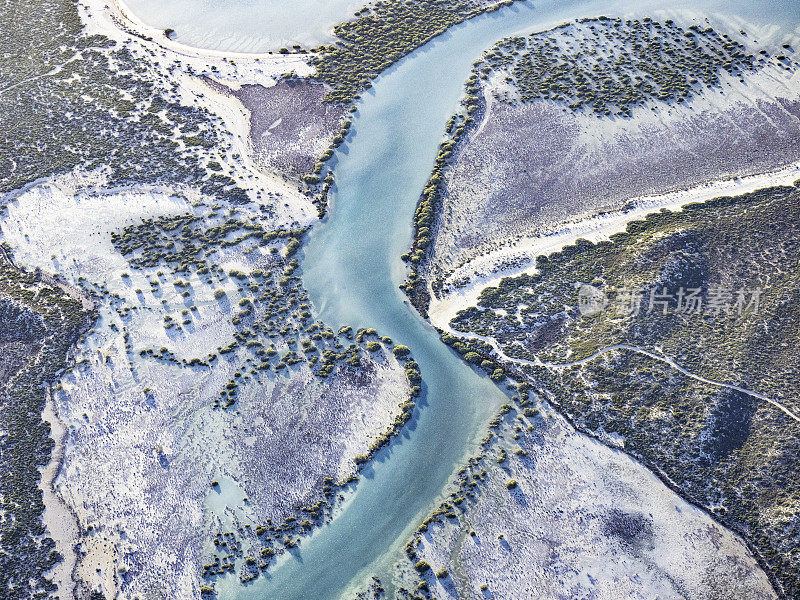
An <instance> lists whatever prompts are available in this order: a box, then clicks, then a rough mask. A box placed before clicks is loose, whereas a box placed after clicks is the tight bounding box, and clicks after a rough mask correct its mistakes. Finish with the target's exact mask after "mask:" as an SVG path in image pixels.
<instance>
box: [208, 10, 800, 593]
mask: <svg viewBox="0 0 800 600" xmlns="http://www.w3.org/2000/svg"><path fill="white" fill-rule="evenodd" d="M687 4H689V3H683V2H669V1H666V0H662V1H660V2H655V1H653V2H650V1H637V2H633V1H629V2H608V1H606V2H600V1H592V0H587V1H582V2H570V1H566V0H558V1H553V0H549V1H543V2H535V3H532V2H523V3H518V4H516V5H514V6H513V7H511V8H508V9H504V10H502V11H498V12H497V13H493V14H490V15H485V16H482V17H479V18H476V19H474V20H472V21H470V22H468V23H466V24H463V25H461V26H459V27H456V28H454V29H453V30H452V31H450V32H449V33H447V34H445V35H443V36H441V37H440V38H438V39H437V40H435V41H434V42H433V43H431V44H429V45H428V46H426V47H424V48H422V49H420V50H418V51H416V52H414V53H413V54H412V55H411V56H410V57H408V58H406V59H405V60H403V61H401V62H400V63H399V64H398V65H396V66H395V67H393V68H392V69H390V70H389V71H388V72H387V73H386V74H384V75H383V76H382V77H381V78H380V79H379V80H378V81H377V82H376V84H375V85H374V87H373V88H372V89H371V90H370V91H369V92H368V93H366V94H365V95H364V98H363V99H362V101H361V102H360V103H359V105H358V109H359V110H358V114H357V115H356V118H355V120H354V126H353V131H354V135H353V137H352V139H350V140H349V141H348V143H347V144H346V145H345V146H343V147H342V148H340V150H339V152H338V154H337V157H336V160H337V164H336V166H335V175H336V181H337V188H336V191H335V193H333V195H332V206H331V210H330V212H329V217H328V219H327V220H326V222H324V223H322V224H320V225H318V226H317V227H315V228H314V230H313V231H312V233H311V234H310V236H309V241H308V244H307V245H306V247H305V250H304V252H305V253H304V259H303V263H302V267H303V277H304V281H305V285H306V287H307V289H308V291H309V294H310V296H311V299H312V301H313V303H314V306H315V308H316V310H317V311H318V312H319V313H320V315H319V316H320V317H321V318H322V319H323V320H324V321H325V322H326V323H328V324H329V325H330V326H331V327H332V328H334V329H335V328H337V327H339V326H342V325H350V326H352V327H354V328H357V327H375V328H376V329H378V331H379V332H380V334H382V335H388V336H390V337H391V338H392V339H393V340H394V341H395V342H398V343H401V344H405V345H407V346H409V347H410V348H411V349H412V351H413V354H414V358H415V359H416V360H417V361H418V363H419V365H420V368H421V371H422V375H423V378H424V381H425V393H424V397H423V398H422V399H421V401H420V402H419V403H418V406H419V408H418V410H417V413H416V415H415V418H414V420H413V421H412V422H411V424H410V425H409V426H407V427H406V428H405V429H404V430H403V432H402V435H401V436H400V438H399V439H398V440H397V441H395V442H393V443H392V444H391V445H390V447H389V448H387V449H386V450H384V451H383V452H381V453H380V454H379V456H378V458H377V460H376V461H374V462H373V463H372V464H371V465H369V466H368V468H367V469H366V470H365V471H364V477H363V478H362V479H361V480H360V481H359V483H358V485H357V487H356V491H355V492H354V493H353V494H351V496H350V497H349V498H348V500H347V502H346V503H345V505H344V507H343V509H342V510H341V511H340V512H339V513H338V514H337V516H336V517H335V518H334V519H333V520H332V522H331V523H329V524H328V525H326V526H324V527H321V528H320V529H318V530H316V531H315V532H314V533H313V534H312V535H311V536H309V537H308V538H305V539H304V540H303V541H302V542H301V544H300V546H299V548H298V549H297V551H296V552H293V554H292V555H291V556H290V557H289V558H288V559H286V560H283V561H282V562H280V563H279V564H278V565H277V566H276V567H275V568H273V569H271V570H270V571H269V573H268V574H267V576H266V577H262V578H260V579H258V580H256V581H255V582H254V583H253V584H251V585H248V586H244V587H242V586H240V585H239V584H238V581H237V580H236V578H234V577H230V578H228V579H226V580H223V581H221V582H219V585H218V590H219V594H220V597H221V598H223V599H224V600H231V599H234V598H235V599H237V600H255V599H258V600H262V599H266V598H269V599H276V600H277V599H280V600H292V599H296V600H328V599H331V600H332V599H335V598H339V597H341V596H342V595H343V593H345V592H347V591H350V590H351V589H352V587H353V586H354V585H356V584H358V583H361V582H362V581H363V580H364V579H365V578H367V577H369V576H371V575H378V576H381V577H382V578H383V579H384V584H385V585H386V584H387V583H388V581H387V576H390V574H391V566H392V564H393V563H394V562H395V561H396V560H397V559H398V558H399V557H400V556H401V553H402V548H403V545H404V544H405V542H406V541H407V539H408V537H409V536H410V534H411V532H412V531H413V530H414V529H415V528H416V527H417V526H418V525H419V523H420V522H421V520H422V519H424V518H425V516H426V515H427V514H428V512H429V511H430V510H431V509H432V508H433V507H434V506H435V505H436V504H437V502H438V501H439V500H440V498H441V497H442V495H443V492H444V490H446V487H447V483H448V481H449V480H450V479H451V478H452V476H453V474H454V472H455V471H456V470H457V469H458V468H459V466H460V465H461V464H462V462H463V461H464V460H465V459H466V458H467V457H468V456H469V455H470V454H471V453H472V452H473V451H474V450H475V448H476V445H477V441H478V440H479V439H480V438H481V437H482V436H483V435H484V433H485V429H486V425H487V423H488V421H489V420H490V418H491V417H492V416H493V415H494V414H495V412H496V410H497V408H498V406H499V404H500V403H501V402H502V401H503V400H504V399H505V396H504V394H503V392H502V391H501V390H500V389H499V388H497V387H496V386H495V385H493V384H492V383H491V382H490V381H489V380H488V379H487V378H485V377H481V376H479V375H478V374H476V373H474V372H473V371H472V370H471V369H470V368H469V367H467V366H466V365H465V364H464V363H463V362H462V361H461V360H460V359H459V358H458V357H457V356H455V355H454V354H453V353H452V352H451V351H450V350H449V349H448V348H447V347H446V346H445V345H444V344H442V343H441V342H440V340H439V338H438V334H437V333H436V331H435V330H433V329H432V328H431V327H430V326H429V325H428V324H427V323H426V322H425V321H424V320H422V319H421V318H420V317H419V315H418V314H417V313H416V312H414V311H413V309H412V308H411V307H410V306H409V305H408V302H407V300H406V298H405V296H404V295H403V293H402V292H401V291H400V290H399V289H398V286H399V284H400V283H401V282H402V280H403V277H404V269H403V263H402V262H401V261H400V259H399V256H400V255H401V254H402V253H403V252H405V251H406V250H407V249H408V246H409V244H410V240H411V222H412V216H413V213H414V209H415V205H416V202H417V198H418V196H419V193H420V191H421V190H422V188H423V186H424V184H425V182H426V180H427V177H428V175H429V173H430V169H431V167H432V165H433V161H434V157H435V153H436V150H437V147H438V144H439V142H440V140H441V137H442V133H443V127H444V123H445V122H446V121H447V119H448V117H449V116H450V115H451V114H452V113H453V112H454V111H455V109H456V107H457V103H458V100H459V97H460V96H461V94H462V91H463V84H464V81H465V80H466V79H467V77H468V76H469V72H470V68H471V66H472V63H473V61H474V60H475V59H476V58H477V57H478V56H480V54H481V52H482V51H483V50H484V49H486V48H488V47H489V46H490V45H491V44H492V43H494V42H495V41H497V40H498V39H500V38H502V37H505V36H508V35H512V34H515V33H528V32H530V31H533V30H543V29H547V28H549V27H552V26H554V25H556V24H558V23H560V22H563V21H565V20H568V19H572V18H577V17H581V16H597V15H599V14H606V15H608V16H628V15H629V14H632V15H633V16H637V15H642V14H656V15H657V14H659V13H658V10H659V9H663V8H664V7H665V5H675V6H678V7H682V6H686V5H687ZM711 4H713V5H715V6H719V7H724V8H725V9H726V12H727V11H729V10H730V5H731V4H734V5H737V4H738V2H727V3H723V2H708V3H704V5H705V6H704V8H705V9H706V10H711V9H709V8H708V5H711ZM759 4H760V5H761V6H760V7H759V6H758V5H759ZM629 9H630V10H634V11H635V12H634V13H629ZM736 9H737V10H740V12H741V14H743V15H744V16H745V18H757V19H760V20H761V22H763V23H769V22H773V23H786V22H787V19H788V20H789V21H788V22H793V23H797V22H799V21H800V15H798V12H800V8H798V6H796V5H795V3H794V2H793V1H792V0H786V2H783V3H777V2H769V1H768V0H762V1H761V2H748V3H747V4H746V5H745V4H744V3H741V5H740V6H736ZM759 13H760V14H759ZM662 14H663V13H662Z"/></svg>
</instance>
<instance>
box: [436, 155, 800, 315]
mask: <svg viewBox="0 0 800 600" xmlns="http://www.w3.org/2000/svg"><path fill="white" fill-rule="evenodd" d="M798 179H800V162H798V163H794V164H792V165H789V166H788V167H785V168H783V169H780V170H779V171H774V172H771V173H763V174H760V175H752V176H748V177H734V178H730V179H723V180H720V181H715V182H711V183H706V184H703V185H700V186H696V187H692V188H689V189H686V190H678V191H674V192H670V193H667V194H662V195H658V196H643V197H639V198H632V199H631V200H630V205H631V206H632V208H631V209H630V210H624V211H616V212H610V213H604V214H599V215H594V216H592V217H589V218H586V219H582V220H579V221H575V222H571V223H564V224H562V225H560V226H559V227H557V228H553V230H552V232H551V233H548V234H545V235H540V236H535V237H531V238H523V239H520V240H517V241H515V242H512V243H510V244H508V245H507V246H504V247H502V248H499V249H497V250H495V251H493V252H490V253H488V254H484V255H482V256H479V257H477V258H475V259H474V260H472V261H470V262H468V263H466V264H465V265H462V266H461V267H459V268H458V269H456V270H455V271H454V272H453V273H452V274H451V275H450V276H449V277H448V278H447V280H446V281H445V287H446V288H447V286H448V284H449V285H450V288H449V291H448V292H445V293H444V294H443V295H442V297H441V298H437V297H436V296H435V295H433V294H431V298H432V299H431V304H430V308H429V311H428V314H429V317H430V320H431V323H433V325H435V326H436V327H439V328H441V329H444V330H447V331H450V328H449V323H450V320H451V319H452V318H453V317H454V316H455V315H456V313H458V311H459V310H462V309H465V308H468V307H470V306H474V305H475V304H476V302H477V300H478V296H480V294H481V292H482V291H483V290H484V289H485V288H487V287H489V286H493V285H497V284H498V283H499V282H500V280H501V279H502V278H503V277H512V276H516V275H521V274H523V273H526V274H532V273H534V272H536V261H535V259H536V257H537V256H539V255H542V254H550V253H552V252H558V251H560V250H561V249H562V248H563V247H564V246H568V245H570V244H573V243H574V242H575V240H577V239H579V238H584V239H587V240H589V241H591V242H595V243H596V242H599V241H602V240H607V239H608V238H609V236H611V235H612V234H614V233H618V232H621V231H624V230H625V226H626V224H627V223H628V222H630V221H633V220H636V219H641V218H643V217H644V216H645V215H647V214H649V213H652V212H657V211H659V210H661V209H662V208H663V209H668V210H673V211H674V210H680V208H681V207H683V206H684V205H686V204H689V203H692V202H705V201H707V200H711V199H713V198H719V197H720V196H737V195H741V194H746V193H749V192H753V191H755V190H758V189H761V188H765V187H770V186H775V185H792V184H793V183H794V182H795V181H797V180H798ZM507 265H511V266H507ZM459 279H461V280H462V281H463V280H467V281H468V283H466V285H464V286H463V287H460V288H456V287H454V286H452V283H453V282H454V281H458V280H459Z"/></svg>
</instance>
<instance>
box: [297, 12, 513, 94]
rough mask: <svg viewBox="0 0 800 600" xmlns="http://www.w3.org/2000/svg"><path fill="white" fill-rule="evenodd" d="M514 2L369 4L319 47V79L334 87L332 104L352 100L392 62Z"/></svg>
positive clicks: (316, 64)
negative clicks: (330, 43) (463, 23)
mask: <svg viewBox="0 0 800 600" xmlns="http://www.w3.org/2000/svg"><path fill="white" fill-rule="evenodd" d="M512 3H513V0H503V1H502V2H486V1H481V0H413V1H411V2H405V1H399V0H386V1H379V2H376V3H374V4H372V5H369V6H365V7H364V8H362V9H361V10H359V11H358V12H357V13H356V18H355V19H354V20H352V21H347V22H345V23H341V24H340V25H337V26H336V27H334V30H333V32H334V34H335V35H336V37H337V38H338V40H337V42H336V43H335V44H332V45H329V46H321V47H320V48H318V49H317V51H318V53H319V56H318V57H316V58H314V59H312V64H314V65H315V66H316V67H317V74H316V77H317V78H318V79H319V80H321V81H324V82H325V83H327V84H328V85H330V86H331V87H332V88H333V89H332V90H331V91H330V92H329V93H328V94H327V96H326V97H325V99H326V100H327V101H328V102H336V103H350V102H352V101H353V100H354V99H356V98H357V97H358V95H359V93H361V92H362V91H363V90H365V89H367V88H369V87H370V85H371V81H372V80H373V79H375V78H376V77H377V76H378V75H379V74H380V73H382V72H383V71H385V70H386V69H388V68H389V67H390V66H391V65H392V64H394V63H395V62H397V61H398V60H400V59H401V58H403V57H404V56H406V55H407V54H409V53H410V52H411V51H412V50H414V49H416V48H418V47H420V46H422V45H424V44H425V43H427V42H429V41H430V40H431V39H433V38H434V37H436V36H437V35H440V34H442V33H444V32H445V31H447V29H449V28H450V27H452V26H453V25H456V24H458V23H461V22H463V21H466V20H467V19H471V18H472V17H475V16H477V15H479V14H481V13H483V12H486V11H492V10H497V9H498V8H500V7H501V6H508V5H511V4H512Z"/></svg>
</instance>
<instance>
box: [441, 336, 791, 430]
mask: <svg viewBox="0 0 800 600" xmlns="http://www.w3.org/2000/svg"><path fill="white" fill-rule="evenodd" d="M453 333H454V335H459V336H462V337H469V338H474V339H480V340H482V341H484V342H486V343H487V344H489V345H490V346H491V347H492V349H493V350H494V351H495V352H496V353H497V356H498V358H500V359H501V360H504V361H507V362H512V363H515V364H520V365H528V366H543V367H547V368H549V369H554V370H559V371H563V370H564V369H568V368H569V367H576V366H579V365H583V364H586V363H588V362H591V361H593V360H595V359H596V358H599V357H600V356H603V355H604V354H608V353H609V352H614V351H615V350H628V351H630V352H636V353H638V354H642V355H644V356H647V357H648V358H652V359H653V360H658V361H661V362H663V363H666V364H668V365H669V366H670V367H672V368H673V369H675V370H676V371H678V372H679V373H681V374H682V375H685V376H686V377H690V378H691V379H694V380H696V381H699V382H701V383H705V384H708V385H713V386H717V387H723V388H728V389H729V390H735V391H737V392H741V393H742V394H747V395H748V396H752V397H753V398H756V399H758V400H762V401H764V402H767V403H769V404H771V405H772V406H774V407H775V408H777V409H778V410H780V411H782V412H784V413H785V414H786V415H787V416H789V417H790V418H792V419H794V420H795V421H797V422H798V423H800V416H798V415H797V414H795V413H794V412H792V411H791V410H790V409H789V408H787V407H786V406H784V405H783V404H781V403H780V402H778V401H777V400H773V399H772V398H770V397H769V396H765V395H764V394H759V393H758V392H754V391H752V390H748V389H747V388H743V387H741V386H738V385H733V384H731V383H723V382H721V381H714V380H713V379H707V378H706V377H703V376H702V375H697V374H696V373H692V372H691V371H688V370H687V369H685V368H684V367H682V366H681V365H679V364H678V363H676V362H675V361H674V360H673V359H671V358H670V357H669V356H666V355H664V354H656V353H655V352H652V351H650V350H645V349H644V348H639V347H638V346H631V345H629V344H614V345H612V346H607V347H605V348H601V349H600V350H597V351H596V352H594V353H592V354H591V355H590V356H587V357H585V358H582V359H580V360H576V361H572V362H568V363H553V362H544V361H541V360H538V359H537V360H526V359H524V358H513V357H511V356H508V354H506V353H505V352H503V350H502V349H501V348H500V346H499V344H498V343H497V341H496V340H495V339H494V338H490V337H486V336H481V335H476V334H470V335H468V336H465V335H464V334H463V333H461V332H453Z"/></svg>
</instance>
